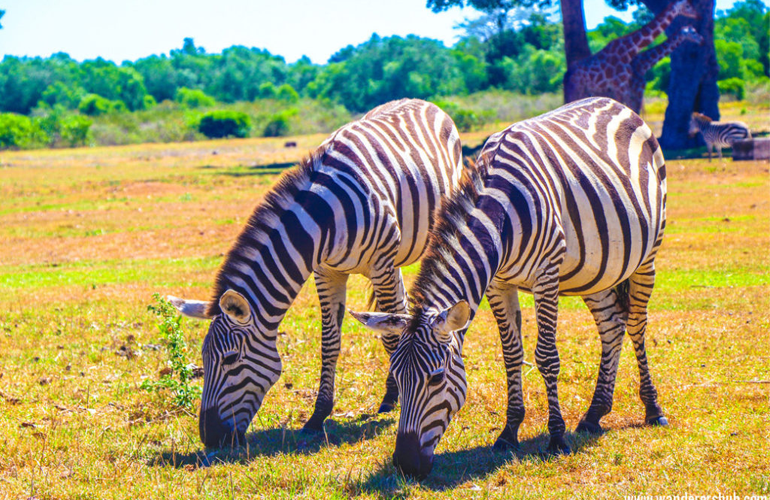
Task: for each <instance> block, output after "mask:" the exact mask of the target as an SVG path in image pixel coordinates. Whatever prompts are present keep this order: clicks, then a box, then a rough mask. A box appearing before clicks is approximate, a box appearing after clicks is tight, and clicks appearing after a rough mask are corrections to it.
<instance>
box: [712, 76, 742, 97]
mask: <svg viewBox="0 0 770 500" xmlns="http://www.w3.org/2000/svg"><path fill="white" fill-rule="evenodd" d="M717 87H719V93H720V94H722V95H730V96H733V97H734V98H735V99H736V100H738V101H741V100H743V97H744V96H745V95H746V83H745V82H744V81H743V80H741V79H740V78H728V79H726V80H720V81H718V82H717Z"/></svg>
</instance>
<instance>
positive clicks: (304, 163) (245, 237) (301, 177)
mask: <svg viewBox="0 0 770 500" xmlns="http://www.w3.org/2000/svg"><path fill="white" fill-rule="evenodd" d="M326 150H327V146H326V145H324V146H321V147H319V148H318V149H316V150H315V151H313V152H311V153H310V154H308V155H307V156H306V157H305V158H303V159H302V160H301V161H300V162H299V164H298V165H297V166H296V167H294V168H292V169H290V170H287V171H286V172H284V173H283V174H282V175H281V177H280V178H279V179H278V181H277V182H276V183H275V185H274V186H273V187H272V189H271V190H270V191H269V192H268V193H267V194H266V195H265V197H264V199H263V200H262V201H260V202H259V204H258V205H257V207H256V208H255V209H254V211H253V212H252V213H251V216H250V217H249V220H248V222H247V223H246V226H244V228H243V229H242V230H241V233H240V234H239V235H238V238H237V239H236V241H235V244H233V246H232V247H231V248H230V250H229V251H228V253H227V256H226V257H225V260H224V262H223V263H222V266H221V267H220V268H219V271H218V272H217V277H216V279H215V282H214V293H213V296H212V298H211V301H210V302H209V305H208V310H207V313H208V315H209V316H211V317H213V316H216V315H217V314H219V313H221V312H222V311H221V309H220V307H219V299H220V297H222V295H223V294H224V293H225V292H226V291H227V290H228V288H232V285H231V282H230V280H229V276H230V275H231V274H233V272H235V271H237V269H238V262H239V261H242V260H243V257H242V255H243V253H244V251H248V250H249V249H252V248H253V247H254V243H255V242H261V241H266V240H267V239H268V238H269V237H270V233H271V232H272V230H273V229H274V226H275V222H277V220H278V219H279V218H280V216H281V214H282V213H283V212H284V211H285V210H286V208H287V205H288V204H290V203H291V202H293V201H294V197H295V196H296V195H297V193H298V192H299V191H301V190H303V189H304V188H305V187H306V186H307V184H308V183H310V176H311V174H312V173H313V172H314V171H315V167H316V166H317V165H319V164H320V163H321V161H322V159H323V157H324V155H325V154H326Z"/></svg>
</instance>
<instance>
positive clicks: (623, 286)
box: [613, 278, 631, 314]
mask: <svg viewBox="0 0 770 500" xmlns="http://www.w3.org/2000/svg"><path fill="white" fill-rule="evenodd" d="M613 290H614V291H615V295H616V296H617V297H618V304H620V308H621V309H622V310H623V312H624V313H626V314H628V313H629V312H631V297H630V291H631V278H629V279H627V280H625V281H622V282H620V283H619V284H617V285H616V286H615V288H613Z"/></svg>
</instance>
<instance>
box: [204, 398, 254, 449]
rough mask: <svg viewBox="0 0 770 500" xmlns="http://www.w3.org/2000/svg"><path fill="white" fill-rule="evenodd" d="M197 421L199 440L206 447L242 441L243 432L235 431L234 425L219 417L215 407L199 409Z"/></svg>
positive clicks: (236, 443) (228, 444) (230, 444)
mask: <svg viewBox="0 0 770 500" xmlns="http://www.w3.org/2000/svg"><path fill="white" fill-rule="evenodd" d="M198 423H199V431H200V437H201V441H203V444H204V445H206V447H209V448H219V447H221V446H236V445H238V444H240V443H242V442H243V441H244V435H243V433H239V432H235V431H234V430H233V429H234V426H230V425H228V424H227V423H225V422H224V421H223V420H222V419H221V418H220V416H219V409H218V408H217V407H212V408H208V409H206V410H203V409H201V413H200V420H199V422H198Z"/></svg>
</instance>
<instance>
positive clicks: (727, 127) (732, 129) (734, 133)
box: [690, 113, 751, 161]
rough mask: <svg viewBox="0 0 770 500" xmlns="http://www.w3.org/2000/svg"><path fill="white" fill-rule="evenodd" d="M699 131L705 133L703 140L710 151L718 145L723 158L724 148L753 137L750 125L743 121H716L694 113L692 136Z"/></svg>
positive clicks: (691, 127) (691, 126) (691, 125)
mask: <svg viewBox="0 0 770 500" xmlns="http://www.w3.org/2000/svg"><path fill="white" fill-rule="evenodd" d="M698 132H700V133H701V134H703V140H704V141H706V146H707V147H708V151H709V161H711V150H712V149H713V148H715V147H716V150H717V151H719V159H720V160H721V159H722V148H727V147H732V145H733V143H734V142H736V141H740V140H743V139H751V132H749V126H748V125H746V124H745V123H743V122H715V121H713V120H712V119H711V118H709V117H708V116H706V115H704V114H701V113H693V114H692V118H690V137H695V136H696V135H697V134H698Z"/></svg>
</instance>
